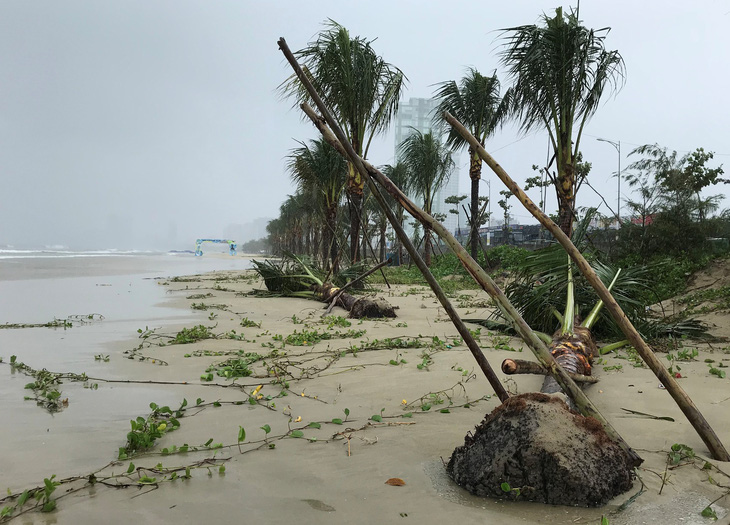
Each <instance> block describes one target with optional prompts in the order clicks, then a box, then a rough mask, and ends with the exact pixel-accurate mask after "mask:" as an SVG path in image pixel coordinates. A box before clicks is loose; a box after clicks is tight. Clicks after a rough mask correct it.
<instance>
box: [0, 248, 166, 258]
mask: <svg viewBox="0 0 730 525" xmlns="http://www.w3.org/2000/svg"><path fill="white" fill-rule="evenodd" d="M162 253H163V252H156V251H147V250H117V249H115V248H112V249H108V250H81V251H73V250H53V249H43V250H16V249H1V248H0V259H49V258H62V257H131V256H135V255H161V254H162Z"/></svg>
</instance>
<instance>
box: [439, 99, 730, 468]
mask: <svg viewBox="0 0 730 525" xmlns="http://www.w3.org/2000/svg"><path fill="white" fill-rule="evenodd" d="M444 119H445V120H447V121H448V122H449V124H451V126H452V127H453V128H454V129H456V130H457V131H458V133H459V134H460V135H461V136H462V137H464V139H466V140H467V141H468V142H469V144H470V145H471V146H472V147H473V148H474V151H475V152H476V153H477V154H478V155H479V157H480V158H481V159H482V160H483V161H484V162H485V163H486V164H487V165H488V166H489V167H490V168H491V170H492V171H493V172H494V173H495V174H496V175H497V177H499V179H500V180H501V181H502V182H503V183H504V184H505V185H506V186H507V188H509V190H510V191H511V192H512V194H513V195H515V197H517V199H518V200H519V201H520V202H521V203H522V205H523V206H524V207H525V209H527V210H528V211H529V212H530V213H531V214H532V215H533V216H534V217H535V218H537V220H538V221H539V222H540V224H542V225H543V226H544V227H545V228H547V230H548V231H549V232H550V233H552V235H553V237H555V239H556V240H557V241H558V242H559V243H560V244H561V245H562V246H563V248H565V251H566V252H568V255H570V258H571V259H572V260H573V262H575V264H576V266H577V267H578V269H579V270H580V272H581V273H582V274H583V276H584V277H585V278H586V280H587V281H588V282H589V284H590V285H591V286H592V287H593V289H594V290H595V291H596V293H597V294H598V296H599V297H600V299H602V300H603V302H604V303H605V308H606V310H607V311H608V312H609V313H610V315H611V317H612V318H613V320H614V321H615V322H616V324H617V325H618V326H619V327H620V328H621V331H622V332H623V333H624V335H625V336H626V338H627V339H628V340H629V341H630V342H631V344H632V346H633V347H634V348H636V351H637V352H638V353H639V355H640V356H641V358H642V359H643V360H644V362H645V363H646V364H647V365H648V366H649V368H650V369H651V370H652V372H654V374H655V375H656V376H657V378H659V380H660V381H661V383H662V384H663V385H664V387H665V388H666V389H667V392H669V394H670V395H671V396H672V398H673V399H674V400H675V401H676V403H677V405H679V407H680V409H681V410H682V412H683V413H684V415H685V416H686V417H687V419H688V420H689V422H690V423H691V424H692V426H693V427H694V428H695V430H696V431H697V433H698V434H699V436H700V438H702V441H704V443H705V445H707V448H708V449H709V450H710V453H711V454H712V457H713V458H714V459H717V460H720V461H730V454H728V452H727V450H726V449H725V447H724V446H723V444H722V442H721V441H720V439H719V438H718V437H717V434H716V433H715V431H714V430H713V429H712V427H711V426H710V424H709V423H708V422H707V420H706V419H705V417H704V416H703V415H702V413H701V412H700V411H699V409H698V408H697V406H696V405H695V404H694V403H693V402H692V399H690V397H689V396H688V395H687V393H686V392H685V391H684V390H683V389H682V387H681V386H680V385H679V383H678V382H677V380H676V379H675V378H674V377H673V376H672V375H671V374H670V373H669V372H668V371H667V369H666V368H665V367H664V365H663V364H662V363H661V362H660V361H659V359H658V358H657V357H656V355H654V352H653V351H652V349H651V348H649V345H647V344H646V342H645V341H644V340H643V339H642V337H641V335H640V334H639V332H638V331H637V330H636V328H634V326H633V324H631V321H629V319H628V317H626V314H625V313H624V311H623V310H622V309H621V307H620V306H619V304H618V302H616V299H614V297H613V296H612V295H611V292H609V291H608V289H607V288H606V286H605V285H604V284H603V282H602V280H601V279H600V278H599V276H598V275H597V274H596V272H595V271H594V270H593V268H591V266H590V265H589V264H588V261H586V259H585V257H583V255H582V254H581V253H580V251H578V250H577V249H576V247H575V246H574V245H573V243H571V242H570V239H569V238H568V236H567V235H565V233H563V231H562V230H561V229H560V227H559V226H558V225H557V224H555V223H554V222H553V221H552V219H550V217H548V216H547V215H545V214H544V213H543V212H542V211H540V209H539V208H538V207H537V206H536V205H535V203H534V202H532V200H531V199H530V198H529V197H528V196H527V195H526V194H525V192H524V191H522V189H521V188H520V187H519V186H518V185H517V184H516V183H515V181H513V180H512V178H511V177H510V176H509V175H508V174H507V172H506V171H504V169H503V168H502V167H501V166H500V165H499V164H498V163H497V161H496V160H494V158H492V156H491V155H489V153H487V151H486V150H485V149H484V147H483V146H482V145H481V144H480V143H479V141H478V140H477V139H475V138H474V136H473V135H472V134H471V133H469V130H467V129H466V128H465V127H464V126H463V125H462V124H461V123H460V122H459V121H457V120H456V119H455V118H454V117H452V116H451V114H449V113H448V112H444ZM561 386H562V385H561Z"/></svg>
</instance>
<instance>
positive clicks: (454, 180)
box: [395, 98, 466, 232]
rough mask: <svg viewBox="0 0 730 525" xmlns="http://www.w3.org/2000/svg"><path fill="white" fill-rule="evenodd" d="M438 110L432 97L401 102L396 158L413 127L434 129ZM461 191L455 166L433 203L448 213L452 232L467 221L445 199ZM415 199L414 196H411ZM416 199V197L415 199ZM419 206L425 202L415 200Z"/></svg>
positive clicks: (437, 209)
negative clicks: (434, 119)
mask: <svg viewBox="0 0 730 525" xmlns="http://www.w3.org/2000/svg"><path fill="white" fill-rule="evenodd" d="M435 110H436V101H435V100H434V99H431V98H411V99H409V100H408V102H407V103H405V102H401V103H400V104H399V106H398V114H397V115H396V117H395V158H396V159H398V152H399V149H400V145H401V143H402V142H403V141H404V140H405V139H406V138H407V137H408V135H410V134H411V133H412V132H413V129H412V128H415V129H417V130H418V131H420V132H421V133H428V132H429V131H431V130H432V129H433V120H432V119H433V114H434V111H435ZM454 161H458V154H454ZM458 193H459V168H458V166H457V167H455V168H454V171H453V172H452V173H451V177H450V178H449V180H448V182H446V184H444V185H443V186H442V187H441V189H439V190H438V191H437V192H436V197H435V198H434V203H433V212H434V213H442V214H444V215H446V219H444V221H443V225H444V226H445V227H446V228H447V229H448V230H449V231H451V232H455V231H456V228H457V225H458V224H461V226H462V228H463V227H464V224H465V223H466V221H465V218H464V214H463V212H462V211H461V210H459V213H460V214H461V215H460V216H459V217H458V218H457V216H456V215H454V214H453V213H449V208H452V207H453V206H452V205H450V204H446V203H445V202H444V201H445V200H446V199H447V198H448V197H449V196H451V195H458ZM410 197H411V198H412V199H413V196H412V195H411V196H410ZM414 200H415V199H414ZM415 202H416V204H418V205H419V206H420V205H422V204H423V203H421V202H418V201H417V200H415Z"/></svg>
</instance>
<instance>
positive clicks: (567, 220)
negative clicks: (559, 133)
mask: <svg viewBox="0 0 730 525" xmlns="http://www.w3.org/2000/svg"><path fill="white" fill-rule="evenodd" d="M566 142H567V144H564V145H563V146H562V147H561V148H560V151H559V152H558V159H559V160H558V185H557V187H556V188H555V189H556V192H557V195H558V222H559V224H558V226H560V229H561V230H562V231H563V233H564V234H565V235H566V236H567V237H568V238H570V237H571V236H572V234H573V219H574V217H575V169H574V167H573V161H572V152H571V147H572V146H571V143H570V141H569V140H566Z"/></svg>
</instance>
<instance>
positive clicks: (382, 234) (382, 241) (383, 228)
mask: <svg viewBox="0 0 730 525" xmlns="http://www.w3.org/2000/svg"><path fill="white" fill-rule="evenodd" d="M387 229H388V223H387V222H384V223H382V224H381V225H380V262H383V261H385V258H386V253H385V231H386V230H387Z"/></svg>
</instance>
